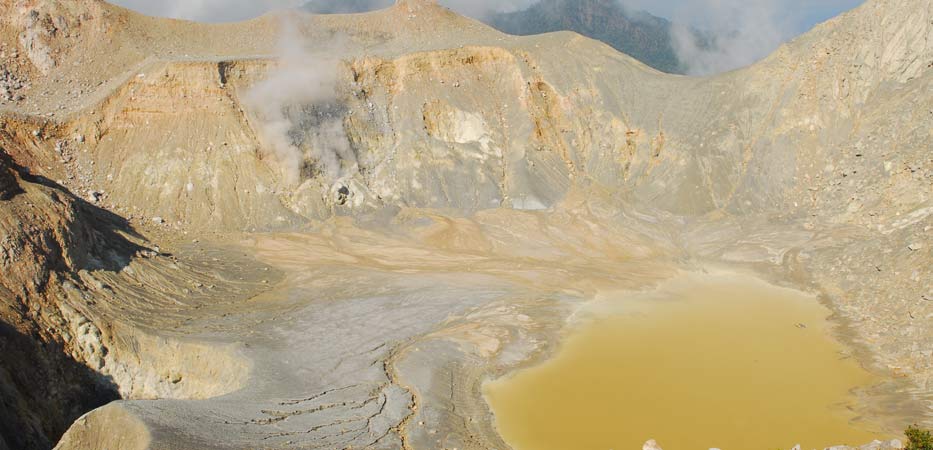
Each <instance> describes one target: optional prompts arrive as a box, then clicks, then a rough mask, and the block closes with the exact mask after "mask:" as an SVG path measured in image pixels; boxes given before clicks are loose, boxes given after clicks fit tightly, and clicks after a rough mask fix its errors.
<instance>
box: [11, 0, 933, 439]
mask: <svg viewBox="0 0 933 450" xmlns="http://www.w3.org/2000/svg"><path fill="white" fill-rule="evenodd" d="M0 17H2V19H0V51H2V55H3V56H0V58H3V59H2V63H3V64H4V70H5V71H6V72H5V73H8V74H9V75H5V78H4V79H3V80H0V81H3V82H4V83H6V84H4V85H3V86H0V88H3V89H4V90H6V91H8V92H9V95H5V92H0V96H2V97H3V98H0V102H2V104H0V119H2V122H0V148H2V149H3V151H2V153H0V245H2V252H0V265H2V269H3V270H2V274H0V286H2V287H0V318H2V320H3V322H2V324H0V333H2V336H3V337H4V339H3V342H2V346H3V347H2V348H0V350H3V351H2V352H0V400H2V402H3V405H4V409H3V410H2V411H0V419H2V420H0V437H2V439H0V448H49V447H52V446H53V445H55V443H56V442H57V441H58V438H59V437H60V436H62V435H64V437H63V438H61V440H60V442H59V443H58V444H57V446H58V448H63V449H64V448H460V449H463V448H507V445H506V443H504V442H502V440H501V438H500V437H499V436H498V434H497V433H496V430H495V429H494V425H493V420H492V417H491V413H490V412H489V409H488V407H487V405H486V404H485V402H484V401H483V397H482V394H481V388H480V386H481V384H482V382H483V381H484V380H487V379H490V378H494V377H498V376H501V375H502V374H504V373H507V372H509V371H511V370H514V369H515V368H517V367H522V366H526V365H528V364H531V363H533V362H534V361H539V360H541V359H542V358H545V357H546V356H547V355H549V354H550V353H552V352H553V351H554V348H555V346H556V345H557V344H558V341H559V339H558V338H559V336H560V333H561V329H562V327H563V325H564V324H565V322H566V319H567V317H569V316H570V315H571V314H573V312H574V311H576V310H577V309H579V308H580V307H581V305H583V304H585V303H586V302H588V301H589V300H591V299H593V298H595V297H596V296H597V294H598V293H600V292H604V291H607V290H612V291H619V290H628V291H640V290H647V289H652V287H653V286H655V285H657V284H659V283H661V282H663V281H664V280H668V279H671V278H673V277H676V276H678V275H679V274H683V273H685V272H689V273H694V272H702V271H703V270H706V269H708V268H717V269H719V268H723V267H725V268H728V270H733V271H738V272H743V273H754V274H755V276H758V277H761V278H764V279H766V280H769V281H771V282H773V283H775V284H779V285H784V286H791V287H795V288H797V289H800V290H804V291H808V292H813V293H817V294H820V295H821V298H822V300H823V301H824V302H825V304H826V305H827V306H829V307H830V308H831V309H832V310H833V311H834V312H835V313H836V316H835V319H834V320H835V321H836V322H837V323H838V324H839V328H838V335H839V337H840V338H841V339H842V340H843V341H845V342H846V343H847V344H848V346H849V347H850V348H851V349H852V351H853V352H854V353H855V354H856V355H857V356H858V357H859V360H860V361H861V362H862V363H863V364H864V365H865V366H866V367H868V368H870V369H871V370H872V371H873V372H875V373H877V374H879V375H880V376H883V377H885V379H888V380H891V381H889V382H887V383H886V384H885V385H884V386H881V387H879V389H878V392H877V393H875V394H873V395H872V396H871V398H869V399H866V401H865V405H864V407H865V408H866V410H867V411H872V414H876V415H878V417H879V418H881V420H882V422H885V420H884V419H885V418H888V419H889V420H887V422H886V423H885V425H886V426H887V427H889V428H890V431H892V432H896V431H897V430H898V428H897V427H903V425H905V424H904V423H901V422H902V421H904V420H906V419H905V418H906V417H913V418H914V419H913V420H914V421H916V422H919V423H921V424H926V425H929V424H930V421H931V420H933V419H931V417H933V414H931V412H933V410H931V405H933V403H931V400H933V399H931V395H933V389H931V387H933V386H931V382H933V353H931V352H933V326H931V324H933V283H931V280H933V264H931V263H933V256H931V248H933V243H931V241H930V237H931V230H933V204H931V201H933V200H931V195H933V159H931V155H933V152H931V151H930V150H931V147H930V142H933V140H931V139H933V134H931V133H933V132H931V130H933V110H931V109H930V105H933V68H931V67H933V2H930V1H928V0H923V1H916V0H910V1H907V0H870V1H869V2H867V3H866V4H865V5H864V6H862V7H860V8H858V9H856V10H855V11H853V12H851V13H848V14H846V15H844V16H842V17H839V18H837V19H834V20H833V21H830V22H828V23H826V24H823V25H820V26H818V27H817V28H816V29H815V30H813V31H812V32H810V33H809V34H807V35H805V36H803V37H801V38H799V39H798V40H796V41H794V42H792V43H790V44H788V45H786V46H784V47H782V48H781V49H780V50H779V51H778V52H776V53H775V55H772V56H771V57H769V58H768V59H766V60H764V61H762V62H761V63H759V64H757V65H755V66H752V67H750V68H747V69H743V70H741V71H737V72H733V73H729V74H724V75H721V76H718V77H713V78H704V79H695V78H687V77H677V76H669V75H665V74H660V73H657V72H655V71H653V70H651V69H649V68H646V67H645V66H643V65H641V64H639V63H637V62H635V61H634V60H632V59H630V58H628V57H626V56H625V55H620V54H618V53H616V52H615V51H613V50H611V49H610V48H608V47H606V46H604V45H602V44H599V43H597V42H594V41H590V40H588V39H584V38H582V37H580V36H577V35H573V34H570V33H554V34H548V35H542V36H535V37H526V38H518V37H512V36H506V35H502V34H500V33H498V32H495V31H494V30H491V29H489V28H487V27H485V26H483V25H481V24H479V23H476V22H473V21H470V20H468V19H465V18H462V17H459V16H456V15H454V14H453V13H451V12H449V11H447V10H445V9H443V8H440V7H438V6H436V5H433V4H431V3H430V2H424V1H413V0H409V1H401V2H399V4H397V5H396V6H394V7H393V8H390V9H387V10H385V11H379V12H375V13H370V14H363V15H346V16H344V15H335V16H303V15H297V16H295V17H294V18H293V19H292V23H293V27H283V26H282V25H281V23H282V22H281V18H279V17H275V16H266V17H262V18H259V19H256V20H253V21H250V22H244V23H239V24H229V25H202V24H193V23H186V22H179V21H169V20H161V19H152V18H146V17H142V16H139V15H136V14H133V13H131V12H128V11H125V10H122V9H120V8H117V7H113V6H111V5H108V4H106V3H103V2H99V1H96V0H82V1H75V2H67V4H64V3H62V2H54V1H43V0H30V1H25V0H24V1H16V2H13V3H9V2H5V3H2V4H0ZM284 28H293V29H295V30H296V31H295V33H297V34H296V35H294V36H292V37H293V38H294V40H296V41H297V42H299V43H305V44H306V45H303V46H300V47H302V49H301V50H300V51H299V56H300V57H299V58H297V61H298V64H297V65H295V64H294V63H290V60H289V59H288V57H289V55H290V53H289V52H287V51H285V52H284V53H283V52H282V51H281V50H279V45H278V44H277V42H278V41H279V40H280V37H281V36H282V35H283V33H284V31H283V30H284ZM438 30H440V31H438ZM305 47H307V48H305ZM323 54H326V55H329V56H328V57H327V58H325V57H324V56H322V55H323ZM335 55H336V56H335ZM306 60H308V61H311V62H312V64H311V65H312V66H315V69H316V70H313V71H312V72H313V76H312V78H310V79H311V80H313V81H314V82H315V83H318V84H321V85H325V84H326V87H327V89H326V90H327V91H328V92H325V93H324V94H321V93H317V94H315V95H311V96H304V95H303V94H300V93H301V92H303V91H301V90H300V89H299V91H297V92H298V93H295V92H289V91H287V90H286V91H285V92H284V93H283V92H281V91H272V92H271V93H269V94H268V96H265V97H262V96H260V98H259V100H258V101H259V102H266V103H269V104H272V105H273V107H272V108H260V109H261V110H262V109H265V110H266V112H267V114H266V115H265V116H264V115H263V114H260V113H258V112H257V111H256V107H255V104H256V101H257V100H256V98H255V96H256V94H255V92H262V91H261V90H257V89H256V86H260V85H261V84H262V83H263V80H267V79H277V78H276V77H285V79H288V76H291V75H294V76H297V77H298V79H299V81H308V80H309V79H308V78H303V77H305V76H307V74H308V67H307V64H302V63H301V61H306ZM316 66H320V67H331V66H335V67H336V69H334V70H333V71H331V72H327V73H324V74H323V75H322V74H321V70H322V69H320V67H316ZM296 74H297V75H296ZM9 80H13V81H9ZM300 84H301V83H299V85H300ZM330 91H333V93H330ZM282 98H284V99H285V100H282ZM275 102H283V103H275ZM270 112H271V115H272V116H274V117H272V119H276V120H274V121H270V117H269V113H270ZM276 124H284V125H285V129H286V131H287V134H286V135H287V136H288V137H289V138H290V139H292V140H291V141H289V142H286V143H285V145H284V147H280V145H279V141H278V140H277V139H276V138H277V137H281V135H278V134H275V132H274V131H275V130H280V128H276V127H274V126H271V125H276ZM270 129H271V130H272V131H270ZM334 138H337V139H338V140H339V142H335V141H333V139H334ZM289 152H297V153H289ZM296 155H297V156H296ZM292 157H297V162H298V163H299V164H297V165H294V166H293V165H289V164H288V162H289V161H291V159H290V158H292ZM116 398H120V399H121V400H119V401H116V402H113V403H108V402H109V401H110V400H113V399H116ZM105 404H106V406H104V405H105ZM98 407H99V408H98ZM94 408H97V409H94ZM88 411H90V412H88ZM85 413H87V414H86V415H85ZM66 430H67V432H66ZM645 438H646V439H647V438H650V436H645ZM788 440H789V441H793V437H791V436H789V437H788ZM879 445H882V448H883V447H884V446H888V447H890V446H891V444H889V443H884V444H879Z"/></svg>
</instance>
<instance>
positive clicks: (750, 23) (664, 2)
mask: <svg viewBox="0 0 933 450" xmlns="http://www.w3.org/2000/svg"><path fill="white" fill-rule="evenodd" d="M110 1H112V2H113V3H115V4H118V5H121V6H125V7H128V8H130V9H134V10H137V11H140V12H142V13H145V14H149V15H154V16H165V17H174V18H180V19H188V20H198V21H207V22H227V21H236V20H245V19H249V18H252V17H256V16H259V15H261V14H263V13H265V12H267V11H270V10H273V9H278V8H293V7H298V6H301V5H302V4H304V3H305V2H307V1H317V2H328V3H330V4H335V3H336V2H347V3H346V4H354V5H356V4H364V5H365V4H379V5H382V4H386V3H388V2H391V1H392V0H110ZM534 1H535V0H440V2H441V3H442V4H444V5H445V6H448V7H450V8H452V9H454V10H456V11H458V12H460V13H463V14H466V15H470V16H473V17H479V16H482V15H484V14H487V13H489V12H493V11H512V10H516V9H521V8H525V7H527V6H529V5H530V4H532V3H534ZM619 1H620V2H621V3H622V4H623V6H625V7H627V8H629V9H632V10H643V11H647V12H649V13H651V14H653V15H655V16H659V17H664V18H666V19H669V20H671V21H672V22H674V23H675V24H678V25H679V26H675V27H674V30H673V31H672V32H671V37H672V42H673V44H674V50H675V52H676V53H677V55H678V57H679V58H680V59H681V61H682V62H683V63H684V64H685V65H686V67H687V68H688V70H687V71H688V73H690V74H693V75H709V74H714V73H720V72H724V71H728V70H732V69H736V68H739V67H743V66H746V65H749V64H752V63H753V62H755V61H757V60H759V59H761V58H763V57H765V56H767V55H768V54H770V53H771V52H773V51H774V50H775V49H776V48H777V47H778V46H779V45H780V44H781V43H783V42H787V41H788V40H790V39H793V38H794V37H796V36H799V35H800V34H802V33H804V32H806V31H807V30H809V29H811V28H812V27H813V26H814V25H816V24H817V23H820V22H823V21H825V20H827V19H830V18H832V17H834V16H836V15H838V14H840V13H842V12H844V11H847V10H850V9H852V8H854V7H856V6H858V5H860V4H861V3H862V2H863V1H864V0H619ZM337 4H340V3H337ZM689 27H694V28H697V29H701V30H704V31H705V32H706V33H707V36H709V37H711V38H712V40H713V42H714V46H713V47H708V46H707V47H701V46H698V45H697V44H696V40H695V39H694V38H693V35H692V32H691V31H690V28H689Z"/></svg>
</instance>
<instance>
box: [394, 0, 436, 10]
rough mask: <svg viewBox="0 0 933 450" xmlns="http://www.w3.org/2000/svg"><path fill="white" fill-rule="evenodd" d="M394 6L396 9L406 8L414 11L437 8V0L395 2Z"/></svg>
mask: <svg viewBox="0 0 933 450" xmlns="http://www.w3.org/2000/svg"><path fill="white" fill-rule="evenodd" d="M395 6H396V7H398V8H408V9H410V10H413V11H414V10H418V9H421V8H424V7H434V6H437V0H396V1H395Z"/></svg>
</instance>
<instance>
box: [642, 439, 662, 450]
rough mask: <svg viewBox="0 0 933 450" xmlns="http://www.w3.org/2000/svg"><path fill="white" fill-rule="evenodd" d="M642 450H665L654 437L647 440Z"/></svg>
mask: <svg viewBox="0 0 933 450" xmlns="http://www.w3.org/2000/svg"><path fill="white" fill-rule="evenodd" d="M641 450H663V449H662V448H661V446H660V445H658V443H657V442H655V440H654V439H651V440H649V441H648V442H645V445H643V446H642V447H641Z"/></svg>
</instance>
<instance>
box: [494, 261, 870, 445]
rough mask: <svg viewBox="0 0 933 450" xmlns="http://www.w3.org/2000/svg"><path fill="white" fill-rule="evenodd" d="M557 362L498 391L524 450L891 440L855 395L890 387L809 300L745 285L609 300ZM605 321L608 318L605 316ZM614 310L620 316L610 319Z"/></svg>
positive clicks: (672, 288)
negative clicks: (848, 350) (859, 413)
mask: <svg viewBox="0 0 933 450" xmlns="http://www.w3.org/2000/svg"><path fill="white" fill-rule="evenodd" d="M604 297H605V298H603V299H601V300H599V301H597V302H596V304H597V305H599V306H598V307H596V308H593V309H594V310H596V311H597V312H595V313H591V315H592V316H593V317H590V318H587V319H585V320H580V321H579V322H582V323H580V324H578V325H577V326H574V327H572V331H570V333H569V336H567V338H566V339H565V340H564V343H563V344H562V345H561V348H560V349H559V351H558V352H557V354H556V355H555V356H554V357H553V358H552V359H550V360H548V361H546V362H544V363H542V364H540V365H538V366H535V367H532V368H529V369H525V370H521V371H519V372H517V373H516V374H514V375H513V376H509V377H505V378H503V379H500V380H496V381H492V382H489V383H486V385H485V387H484V390H485V394H486V398H487V401H488V402H489V404H490V405H491V407H492V410H493V412H494V413H495V416H496V425H497V428H498V430H499V432H500V433H501V435H502V436H503V438H504V439H505V440H506V442H508V443H509V444H511V445H512V446H513V447H514V448H515V449H517V450H547V449H560V450H567V449H581V450H583V449H615V450H628V449H641V446H642V444H643V443H644V442H645V441H646V440H648V439H655V440H657V441H658V443H659V444H660V445H661V446H662V447H663V448H664V449H665V450H687V449H702V450H706V449H708V448H711V447H715V448H721V449H723V450H753V449H755V450H768V449H778V448H783V449H789V448H790V447H791V446H793V445H794V444H797V443H800V444H802V445H803V448H805V449H810V448H824V447H826V446H829V445H839V444H850V445H852V444H859V445H861V444H865V443H868V442H871V441H872V440H873V439H876V438H883V437H885V436H883V435H881V433H878V430H877V429H874V428H875V427H873V426H871V425H867V424H865V423H863V422H861V421H856V414H855V413H854V412H853V411H852V409H851V406H852V405H854V404H855V403H856V399H855V396H854V394H853V393H852V391H853V390H854V389H856V388H858V387H865V386H869V385H871V384H874V383H876V382H878V381H880V380H879V379H876V378H875V376H873V375H872V374H870V373H869V372H867V371H866V370H864V369H863V368H862V367H861V366H860V365H859V364H858V363H857V362H856V361H855V360H854V359H853V358H851V357H846V356H845V355H844V354H843V348H842V347H841V346H840V344H838V343H837V342H836V341H835V340H833V339H832V338H831V325H830V324H829V323H828V321H827V317H828V316H829V311H828V310H827V309H826V308H825V307H824V306H822V305H821V304H819V302H818V301H817V300H816V299H815V298H813V297H810V296H807V295H805V294H803V293H800V292H797V291H793V290H790V289H784V288H778V287H775V286H772V285H769V284H766V283H764V282H761V281H758V280H755V279H751V278H748V277H741V276H717V277H713V278H708V279H698V278H696V277H687V278H685V279H681V280H679V281H675V282H672V283H669V284H668V285H667V286H665V287H663V288H661V289H660V290H659V291H657V292H655V293H652V294H642V295H628V296H626V295H622V294H619V295H618V296H604ZM599 310H602V312H601V313H600V312H598V311H599ZM607 310H608V312H607Z"/></svg>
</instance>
